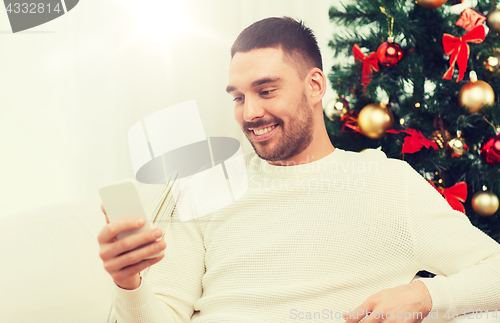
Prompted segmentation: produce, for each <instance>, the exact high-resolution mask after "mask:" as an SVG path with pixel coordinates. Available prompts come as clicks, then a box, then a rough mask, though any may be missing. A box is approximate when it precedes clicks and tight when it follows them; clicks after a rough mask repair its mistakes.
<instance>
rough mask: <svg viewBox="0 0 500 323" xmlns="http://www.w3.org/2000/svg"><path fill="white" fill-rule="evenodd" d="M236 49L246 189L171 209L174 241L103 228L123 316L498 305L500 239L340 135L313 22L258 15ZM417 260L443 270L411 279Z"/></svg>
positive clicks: (151, 318) (352, 314)
mask: <svg viewBox="0 0 500 323" xmlns="http://www.w3.org/2000/svg"><path fill="white" fill-rule="evenodd" d="M231 55H232V61H231V65H230V71H229V84H228V86H227V89H226V90H227V92H229V93H230V94H231V96H232V97H233V99H234V101H235V119H236V121H237V122H238V123H239V125H240V126H241V128H242V130H243V132H244V133H245V135H246V136H247V138H248V140H249V141H250V143H251V144H252V146H253V148H254V150H255V153H251V154H247V155H245V162H246V165H247V172H248V178H249V188H248V191H247V193H246V194H245V195H244V196H243V197H242V198H240V199H239V200H237V201H235V202H234V203H233V204H231V205H229V206H227V207H225V208H223V209H221V210H218V211H217V212H214V213H213V214H211V215H208V216H205V217H203V218H200V219H196V220H192V221H188V222H184V223H181V222H180V221H179V216H178V214H177V212H176V211H174V214H173V217H172V223H171V224H170V225H169V226H168V227H167V229H166V232H165V242H166V247H165V243H164V242H155V243H154V244H152V245H151V246H148V247H146V248H143V249H141V250H137V251H134V252H131V253H128V254H126V255H121V254H122V253H123V252H125V251H127V250H131V249H133V248H135V247H137V246H140V245H142V244H144V243H146V242H149V241H153V240H155V239H157V238H158V237H159V236H160V235H161V232H160V231H159V229H157V230H154V231H151V232H147V233H143V234H137V235H133V236H129V237H127V238H125V239H123V240H121V241H116V235H117V234H118V233H120V232H122V231H125V230H129V229H132V228H136V227H138V226H141V225H142V224H135V223H134V222H133V221H129V220H126V221H121V222H116V223H110V224H107V225H106V226H105V227H104V228H103V230H102V231H101V232H100V234H99V237H98V240H99V243H100V256H101V258H102V259H103V262H104V267H105V268H106V270H107V271H108V272H109V273H110V275H111V276H112V277H113V279H114V281H115V283H116V285H117V288H116V293H117V294H116V304H115V306H114V308H115V309H116V314H117V318H118V322H189V321H191V322H198V323H201V322H205V323H206V322H291V321H295V320H297V319H299V320H301V319H305V320H321V321H323V320H331V321H336V322H347V323H357V322H359V321H360V320H362V319H364V321H366V322H369V323H372V322H392V321H404V322H421V321H422V320H423V318H424V317H426V316H428V315H434V314H435V315H436V316H435V317H433V318H438V317H439V318H441V319H443V318H445V319H451V318H453V317H456V316H457V315H459V314H464V313H466V312H470V311H476V310H482V311H486V310H489V311H490V312H491V311H494V310H495V309H498V308H500V245H499V244H498V243H496V242H495V241H493V240H492V239H491V238H490V237H488V236H487V235H485V234H484V233H483V232H481V231H480V230H478V229H477V228H475V227H473V226H472V225H471V224H470V222H469V221H468V219H467V217H466V216H465V215H464V214H462V213H460V212H457V211H454V210H453V209H452V208H451V207H450V206H449V205H448V204H447V202H446V201H445V200H444V199H443V198H442V197H441V196H440V195H439V193H437V191H436V190H435V189H433V188H432V187H431V186H430V185H429V184H428V183H427V182H426V181H425V180H424V179H423V178H422V177H421V176H420V175H419V174H418V173H417V172H415V171H414V170H413V169H412V168H411V167H410V166H409V165H408V164H407V163H406V162H403V161H400V160H395V159H389V158H386V156H385V154H384V153H383V152H380V151H377V150H370V151H368V152H364V153H353V152H348V151H344V150H341V149H338V148H335V147H333V146H332V144H331V142H330V141H329V138H328V135H327V132H326V129H325V125H324V122H323V115H322V103H321V100H322V97H323V95H324V93H325V87H326V80H325V75H324V74H323V72H322V66H321V55H320V53H319V49H318V47H317V44H316V40H315V38H314V36H313V34H312V32H311V31H310V30H309V29H308V28H306V27H304V26H303V25H302V24H301V23H300V22H296V21H295V20H293V19H290V18H268V19H264V20H261V21H259V22H256V23H254V24H253V25H251V26H249V27H248V28H246V29H245V30H244V31H243V32H242V33H241V34H240V35H239V37H238V38H237V39H236V41H235V43H234V44H233V47H232V50H231ZM208 189H210V188H207V190H208ZM103 211H104V210H103ZM153 232H155V234H153ZM464 242H466V243H464ZM163 249H164V256H161V257H159V258H156V259H152V260H143V259H144V258H145V257H147V256H149V255H152V254H155V253H157V252H158V251H159V250H163ZM155 263H156V266H153V267H151V268H150V271H149V273H148V276H147V278H146V279H145V280H144V281H143V280H141V277H140V275H139V272H140V271H141V270H143V269H144V268H146V267H149V266H151V265H152V264H155ZM420 270H428V271H431V272H433V273H435V274H437V276H436V277H434V278H421V279H418V280H414V276H415V274H416V273H417V272H418V271H420ZM455 313H456V315H455ZM484 315H486V314H484ZM345 320H347V321H345Z"/></svg>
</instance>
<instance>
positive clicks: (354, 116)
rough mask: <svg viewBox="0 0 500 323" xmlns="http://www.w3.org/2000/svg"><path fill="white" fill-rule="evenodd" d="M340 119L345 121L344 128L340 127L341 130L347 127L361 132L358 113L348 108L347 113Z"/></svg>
mask: <svg viewBox="0 0 500 323" xmlns="http://www.w3.org/2000/svg"><path fill="white" fill-rule="evenodd" d="M340 121H341V122H343V125H342V129H340V131H344V130H345V128H346V127H347V128H350V129H352V130H354V131H356V132H359V133H361V130H359V127H358V113H356V112H354V111H349V110H347V113H345V114H344V115H343V116H342V117H341V118H340Z"/></svg>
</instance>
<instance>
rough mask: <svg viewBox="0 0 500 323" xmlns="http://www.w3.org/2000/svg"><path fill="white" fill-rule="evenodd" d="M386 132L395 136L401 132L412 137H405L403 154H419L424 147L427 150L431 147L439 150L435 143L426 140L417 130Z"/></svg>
mask: <svg viewBox="0 0 500 323" xmlns="http://www.w3.org/2000/svg"><path fill="white" fill-rule="evenodd" d="M385 132H388V133H395V134H398V133H401V132H406V133H407V134H409V135H411V136H410V137H405V142H404V144H403V150H402V151H401V152H402V153H403V154H405V153H409V154H413V153H414V152H417V151H419V150H420V149H422V147H423V146H425V148H427V149H428V148H429V147H432V148H434V149H436V150H437V149H438V146H437V144H436V143H435V142H433V141H432V140H429V139H427V138H425V137H424V135H423V134H422V132H420V131H417V130H415V129H408V130H394V129H389V130H386V131H385Z"/></svg>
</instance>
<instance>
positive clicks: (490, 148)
mask: <svg viewBox="0 0 500 323" xmlns="http://www.w3.org/2000/svg"><path fill="white" fill-rule="evenodd" d="M481 156H483V158H484V160H485V161H486V162H487V163H488V164H490V165H498V164H500V134H497V135H496V136H495V137H491V138H486V139H485V140H484V141H483V144H482V145H481Z"/></svg>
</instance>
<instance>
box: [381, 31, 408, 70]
mask: <svg viewBox="0 0 500 323" xmlns="http://www.w3.org/2000/svg"><path fill="white" fill-rule="evenodd" d="M377 58H378V60H379V62H380V64H382V65H385V66H394V65H397V64H398V63H399V62H400V61H401V59H402V58H403V50H402V49H401V46H399V45H398V44H396V43H394V42H393V39H392V37H389V38H388V39H387V41H386V42H384V43H382V45H380V46H379V47H378V49H377Z"/></svg>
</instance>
